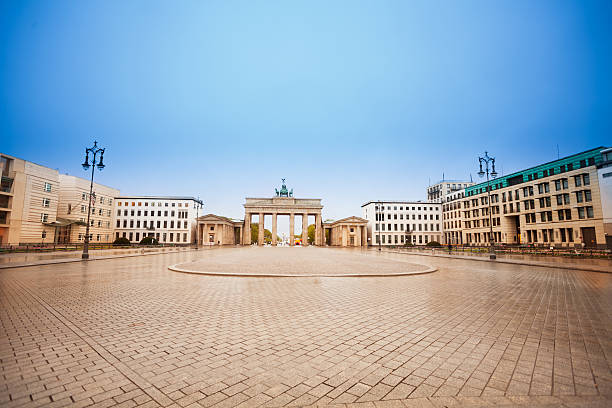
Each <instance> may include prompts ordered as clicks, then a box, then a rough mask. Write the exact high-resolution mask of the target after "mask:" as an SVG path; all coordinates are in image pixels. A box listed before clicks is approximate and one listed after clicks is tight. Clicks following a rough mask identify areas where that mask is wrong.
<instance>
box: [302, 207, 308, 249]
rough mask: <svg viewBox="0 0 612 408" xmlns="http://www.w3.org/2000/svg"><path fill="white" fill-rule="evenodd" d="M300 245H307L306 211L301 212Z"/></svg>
mask: <svg viewBox="0 0 612 408" xmlns="http://www.w3.org/2000/svg"><path fill="white" fill-rule="evenodd" d="M302 246H308V213H304V214H302Z"/></svg>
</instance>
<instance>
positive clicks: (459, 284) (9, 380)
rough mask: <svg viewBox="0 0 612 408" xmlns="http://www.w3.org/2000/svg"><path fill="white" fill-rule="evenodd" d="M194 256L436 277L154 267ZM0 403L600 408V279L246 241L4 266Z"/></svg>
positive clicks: (611, 303)
mask: <svg viewBox="0 0 612 408" xmlns="http://www.w3.org/2000/svg"><path fill="white" fill-rule="evenodd" d="M302 249H303V251H302ZM246 253H251V254H253V256H252V257H249V256H245V255H244V254H246ZM336 253H337V254H339V256H335V254H336ZM221 254H223V255H224V256H220V255H221ZM364 254H365V255H364ZM287 257H291V258H294V259H291V260H289V259H287ZM204 258H209V259H210V260H211V261H214V266H216V267H219V268H223V265H222V264H223V263H224V264H225V265H227V267H226V268H223V269H225V270H228V271H232V270H241V269H244V270H247V271H248V270H251V268H252V267H253V261H255V263H257V268H258V269H260V270H264V271H265V270H270V271H274V270H282V269H284V268H290V269H292V268H293V267H294V266H295V265H299V268H300V270H297V269H296V271H297V272H303V271H309V270H313V271H315V272H317V273H321V274H335V273H338V272H342V271H359V270H362V271H368V270H373V271H375V270H385V269H388V268H395V267H394V266H393V265H394V264H395V263H400V264H402V265H405V266H410V265H411V264H414V263H422V264H431V265H433V266H435V267H438V271H437V272H435V273H429V274H423V275H416V276H395V277H389V276H384V277H381V276H377V277H360V278H353V277H350V278H346V277H338V276H334V277H299V278H295V277H288V278H285V277H283V278H271V277H233V276H200V275H193V274H185V273H175V272H172V271H170V270H168V265H172V264H177V263H187V262H190V261H200V260H202V259H204ZM207 266H209V267H210V266H213V264H208V265H207ZM391 272H392V270H391ZM0 406H2V407H3V408H13V407H15V408H17V407H34V406H54V407H55V406H79V407H92V408H94V407H95V408H97V407H111V406H124V407H142V408H145V407H159V406H163V407H191V408H198V407H215V408H223V407H237V406H239V407H244V408H250V407H258V406H261V407H281V406H288V407H303V406H318V407H325V406H330V407H335V408H338V407H342V408H357V407H361V408H384V407H403V408H407V407H427V408H441V407H492V406H496V407H504V406H506V407H510V406H524V407H551V408H552V407H566V408H573V407H583V406H588V407H601V408H604V407H609V406H612V274H603V273H592V272H583V271H578V270H571V271H570V270H564V269H558V268H557V269H551V268H533V267H529V266H522V265H514V264H508V263H492V262H475V261H474V259H469V260H465V259H448V258H442V257H435V258H434V257H429V258H426V257H424V256H414V255H405V254H397V253H391V252H382V253H378V252H374V251H352V252H351V251H349V250H340V249H327V248H301V249H295V248H294V249H291V248H257V247H255V248H240V249H231V248H230V249H226V248H222V249H218V250H214V251H208V250H203V251H201V252H196V251H180V252H170V253H162V254H160V255H158V256H139V257H130V258H117V259H107V260H99V261H96V262H82V263H67V264H62V265H46V266H36V267H29V268H27V267H26V268H18V269H16V268H13V269H4V270H0Z"/></svg>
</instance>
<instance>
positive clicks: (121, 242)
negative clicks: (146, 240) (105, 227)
mask: <svg viewBox="0 0 612 408" xmlns="http://www.w3.org/2000/svg"><path fill="white" fill-rule="evenodd" d="M113 245H130V240H129V239H127V238H125V237H119V238H117V239H116V240H115V241H113Z"/></svg>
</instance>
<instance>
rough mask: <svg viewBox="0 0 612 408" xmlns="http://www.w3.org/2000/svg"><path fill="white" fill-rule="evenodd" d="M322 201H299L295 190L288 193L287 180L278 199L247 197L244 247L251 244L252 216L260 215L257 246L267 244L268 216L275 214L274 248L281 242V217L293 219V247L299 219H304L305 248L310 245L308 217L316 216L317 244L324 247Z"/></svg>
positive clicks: (290, 228)
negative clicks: (298, 216)
mask: <svg viewBox="0 0 612 408" xmlns="http://www.w3.org/2000/svg"><path fill="white" fill-rule="evenodd" d="M322 208H323V206H322V205H321V199H320V198H295V197H293V189H292V190H291V191H288V190H287V186H286V185H285V179H283V185H282V187H281V190H280V191H279V190H276V196H275V197H272V198H246V202H245V204H244V229H243V240H242V242H243V244H244V245H250V244H251V217H252V216H253V214H257V215H259V235H258V237H257V244H258V245H263V244H264V217H265V216H266V215H272V245H276V244H277V242H276V240H277V217H278V216H279V215H288V216H289V245H291V246H293V245H294V243H295V216H296V215H301V216H302V245H308V216H309V215H314V217H315V242H314V244H315V245H324V237H323V224H322V220H321V209H322Z"/></svg>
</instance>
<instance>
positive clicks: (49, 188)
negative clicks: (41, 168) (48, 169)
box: [45, 183, 51, 193]
mask: <svg viewBox="0 0 612 408" xmlns="http://www.w3.org/2000/svg"><path fill="white" fill-rule="evenodd" d="M45 191H46V192H47V193H49V192H50V191H51V183H45Z"/></svg>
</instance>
